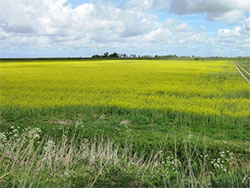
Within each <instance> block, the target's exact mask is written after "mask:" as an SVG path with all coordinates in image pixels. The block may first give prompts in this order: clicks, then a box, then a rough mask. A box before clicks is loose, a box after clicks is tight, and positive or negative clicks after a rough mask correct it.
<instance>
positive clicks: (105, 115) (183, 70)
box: [0, 60, 250, 187]
mask: <svg viewBox="0 0 250 188" xmlns="http://www.w3.org/2000/svg"><path fill="white" fill-rule="evenodd" d="M240 64H241V65H242V66H244V68H246V69H248V67H249V65H250V64H249V63H248V62H243V63H240ZM248 70H249V69H248ZM0 76H1V77H0V88H1V93H0V100H1V103H0V108H1V119H0V141H1V142H0V187H5V186H6V187H9V186H13V185H14V186H17V187H26V186H28V185H30V184H32V185H35V186H38V187H42V186H51V187H60V186H65V187H95V186H96V187H102V186H103V187H112V186H113V187H121V186H124V187H152V186H166V187H171V186H172V187H181V186H182V187H188V186H190V187H248V185H249V159H250V147H249V145H250V142H249V141H250V139H249V127H250V87H249V84H248V83H247V82H246V81H245V80H244V79H243V78H242V77H241V75H240V74H239V72H238V71H237V69H236V67H235V65H234V62H233V61H229V60H217V61H212V60H210V61H208V60H202V61H184V60H169V61H166V60H95V61H94V60H85V61H33V62H32V61H30V62H18V61H13V62H9V61H8V62H0ZM30 166H31V167H32V168H34V169H37V170H35V173H34V172H33V171H32V170H31V169H30ZM39 166H41V168H39Z"/></svg>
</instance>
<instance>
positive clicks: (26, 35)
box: [0, 0, 250, 56]
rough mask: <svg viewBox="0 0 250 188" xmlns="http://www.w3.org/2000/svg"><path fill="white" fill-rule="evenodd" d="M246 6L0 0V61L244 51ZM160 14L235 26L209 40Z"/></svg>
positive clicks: (185, 0)
mask: <svg viewBox="0 0 250 188" xmlns="http://www.w3.org/2000/svg"><path fill="white" fill-rule="evenodd" d="M13 5H15V6H13ZM248 5H249V6H248ZM249 7H250V1H249V0H239V1H233V0H228V1H226V0H217V1H215V0H209V1H208V0H207V1H205V0H157V1H156V0H128V1H125V0H119V1H115V0H107V1H101V0H92V1H89V3H83V4H80V5H78V6H75V7H73V6H72V5H71V4H70V3H69V2H68V1H67V0H35V1H27V0H8V1H6V0H0V56H3V55H2V54H15V53H16V52H19V53H22V54H23V55H24V56H25V53H30V54H31V55H32V54H37V53H38V52H41V53H43V52H44V53H45V52H47V54H52V56H54V54H53V53H54V52H55V53H57V54H64V53H65V54H66V52H69V51H70V52H71V51H74V50H75V52H74V54H81V53H83V52H85V51H84V50H86V51H89V53H90V51H91V53H92V54H93V53H98V50H99V49H100V51H104V50H105V51H106V50H113V49H114V51H121V52H122V51H125V52H126V51H137V52H140V53H142V54H143V52H145V53H150V51H151V52H152V53H154V52H155V53H159V54H162V53H165V54H169V53H175V52H180V53H184V55H187V54H186V53H189V54H190V53H192V50H193V51H194V52H193V53H194V54H195V53H197V54H198V55H199V54H201V55H204V54H205V53H210V51H209V50H210V49H212V48H213V47H214V46H217V45H218V44H219V46H220V47H221V46H223V45H224V46H226V45H225V44H228V43H230V44H231V46H232V45H235V46H236V47H238V46H239V44H240V45H241V46H244V47H245V48H246V49H245V51H247V50H248V48H249V45H248V44H249V38H250V37H249V33H250V18H245V12H246V11H249ZM162 10H164V11H165V12H166V11H168V12H171V13H173V14H192V13H204V14H205V15H206V16H207V18H209V19H210V20H215V21H223V20H226V21H227V22H228V23H231V24H233V23H241V24H240V25H239V26H237V27H235V28H233V29H228V28H221V29H220V30H219V31H218V34H217V35H213V36H212V35H211V34H208V33H206V30H205V28H204V27H198V28H197V27H196V28H195V27H194V26H192V25H190V24H188V23H187V22H185V21H179V20H177V19H166V20H159V19H158V17H159V15H158V14H157V13H158V11H162ZM200 19H201V18H200ZM233 38H237V39H239V40H240V41H241V42H237V41H234V39H233ZM247 43H248V44H247ZM202 46H203V47H202ZM224 46H223V47H224ZM201 50H204V52H202V51H201ZM45 54H46V53H45ZM246 54H247V52H246ZM88 55H89V54H88Z"/></svg>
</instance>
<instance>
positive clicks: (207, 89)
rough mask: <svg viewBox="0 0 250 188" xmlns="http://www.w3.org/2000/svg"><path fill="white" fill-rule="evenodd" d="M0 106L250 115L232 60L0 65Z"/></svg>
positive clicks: (247, 90)
mask: <svg viewBox="0 0 250 188" xmlns="http://www.w3.org/2000/svg"><path fill="white" fill-rule="evenodd" d="M0 87H1V94H0V97H1V98H0V99H1V104H0V105H1V107H2V108H3V109H4V107H7V106H8V107H9V106H15V107H31V108H37V107H39V108H43V107H46V108H48V107H65V106H118V107H121V108H133V109H156V110H167V111H171V112H185V113H191V114H208V115H222V114H223V115H229V116H232V117H248V116H249V115H250V87H249V85H248V84H247V82H245V80H244V79H243V78H241V76H240V74H239V73H238V72H237V70H236V68H235V66H234V64H233V62H230V61H180V60H171V61H170V60H169V61H166V60H100V61H61V62H60V61H37V62H5V63H0Z"/></svg>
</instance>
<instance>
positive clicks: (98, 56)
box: [91, 52, 199, 60]
mask: <svg viewBox="0 0 250 188" xmlns="http://www.w3.org/2000/svg"><path fill="white" fill-rule="evenodd" d="M91 58H92V59H105V58H106V59H107V58H115V59H118V58H125V59H129V58H132V59H176V58H183V59H187V58H188V59H189V58H192V59H196V60H198V59H199V57H195V56H177V55H175V54H174V55H155V56H151V55H136V54H130V55H127V54H120V53H116V52H114V53H112V54H109V53H108V52H105V53H104V54H103V55H98V54H96V55H93V56H92V57H91Z"/></svg>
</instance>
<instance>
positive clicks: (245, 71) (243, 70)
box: [235, 63, 250, 85]
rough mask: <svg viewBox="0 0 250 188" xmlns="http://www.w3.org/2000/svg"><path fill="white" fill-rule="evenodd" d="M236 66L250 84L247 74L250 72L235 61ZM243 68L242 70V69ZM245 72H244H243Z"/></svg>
mask: <svg viewBox="0 0 250 188" xmlns="http://www.w3.org/2000/svg"><path fill="white" fill-rule="evenodd" d="M235 66H236V68H237V70H238V71H239V73H240V74H241V76H242V77H243V78H244V79H245V80H246V81H247V82H248V84H249V85H250V79H248V78H247V77H246V76H245V75H244V73H245V74H248V75H249V76H250V73H249V72H248V71H247V70H246V69H244V68H243V67H242V66H241V65H239V64H238V63H235ZM241 70H242V71H241ZM243 72H244V73H243Z"/></svg>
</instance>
